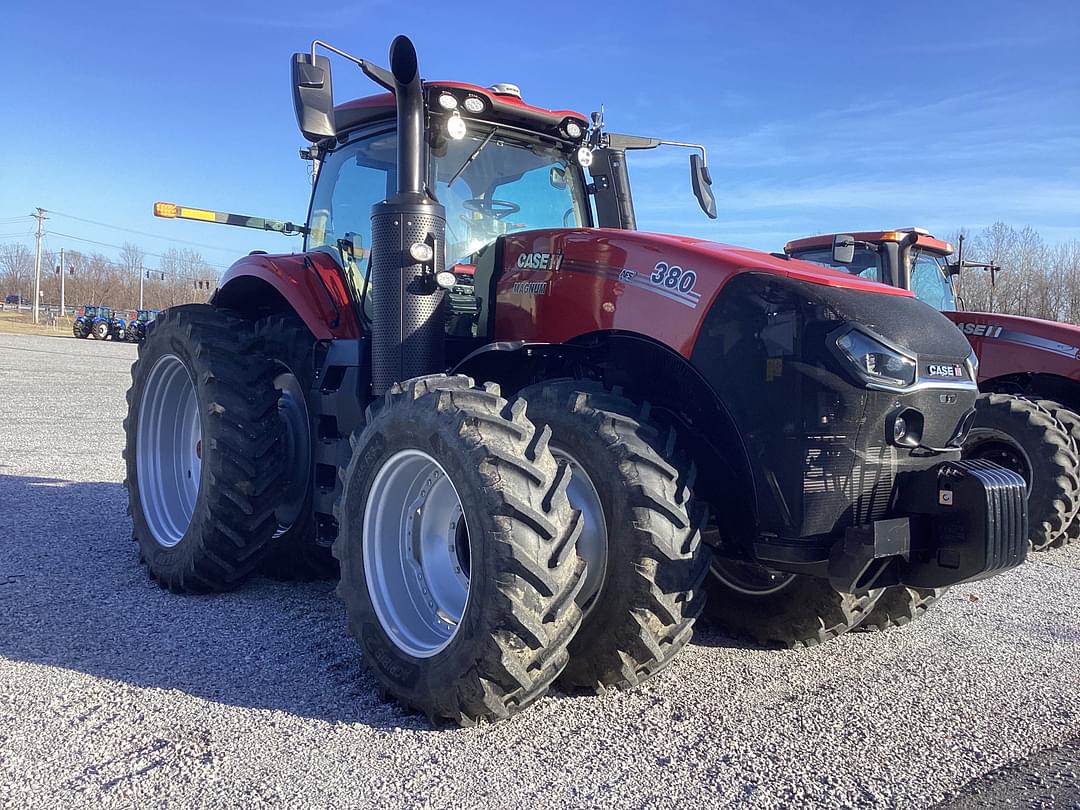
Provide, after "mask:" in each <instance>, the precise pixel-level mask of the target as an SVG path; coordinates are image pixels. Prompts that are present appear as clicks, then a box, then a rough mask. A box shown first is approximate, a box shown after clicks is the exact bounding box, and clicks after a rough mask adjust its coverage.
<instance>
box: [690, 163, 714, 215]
mask: <svg viewBox="0 0 1080 810" xmlns="http://www.w3.org/2000/svg"><path fill="white" fill-rule="evenodd" d="M690 184H691V185H692V186H693V187H694V196H695V197H697V201H698V205H700V206H701V210H702V211H704V212H705V216H707V217H708V218H709V219H716V197H714V196H713V191H712V177H710V176H709V167H708V166H706V165H705V161H704V160H702V159H701V155H699V154H696V153H695V154H693V155H690Z"/></svg>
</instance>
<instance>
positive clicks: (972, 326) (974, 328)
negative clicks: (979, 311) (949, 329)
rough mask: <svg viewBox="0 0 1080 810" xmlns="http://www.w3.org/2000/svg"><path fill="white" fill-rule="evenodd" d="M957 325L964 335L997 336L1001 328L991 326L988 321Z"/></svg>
mask: <svg viewBox="0 0 1080 810" xmlns="http://www.w3.org/2000/svg"><path fill="white" fill-rule="evenodd" d="M957 327H958V328H959V329H960V331H962V332H963V333H964V334H965V335H976V336H979V337H988V338H996V337H999V336H1000V335H1001V329H1002V327H1000V326H992V325H991V324H988V323H958V324H957Z"/></svg>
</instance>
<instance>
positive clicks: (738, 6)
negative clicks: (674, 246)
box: [0, 0, 1080, 266]
mask: <svg viewBox="0 0 1080 810" xmlns="http://www.w3.org/2000/svg"><path fill="white" fill-rule="evenodd" d="M541 7H542V8H543V9H544V11H543V12H537V11H526V10H524V9H529V8H536V9H539V8H541ZM608 9H610V11H609V10H608ZM0 15H2V21H3V22H2V25H0V66H2V67H3V75H4V76H5V77H6V79H7V81H6V82H5V91H4V96H5V99H4V102H5V103H4V108H5V115H4V117H3V120H4V122H5V126H3V127H0V154H2V155H3V157H2V158H0V241H12V240H13V239H16V238H19V235H21V234H24V233H27V234H28V233H29V231H30V226H31V224H32V223H31V221H30V220H29V219H26V220H25V223H24V222H22V221H19V220H15V221H12V218H15V217H19V216H22V215H25V214H27V213H29V212H30V211H31V210H32V208H33V207H35V206H41V207H43V208H46V209H49V210H51V211H55V212H57V213H56V215H55V216H53V218H52V219H50V220H49V222H48V223H47V228H48V229H49V230H50V231H51V233H50V235H49V237H48V245H49V247H51V248H54V249H55V248H59V247H69V248H78V249H83V250H95V249H98V250H101V251H102V252H105V253H107V254H115V253H116V251H115V250H113V249H112V248H109V247H97V246H95V245H92V244H89V243H87V242H78V241H75V240H73V239H70V238H69V237H65V236H60V235H59V234H61V233H63V234H69V235H70V236H78V237H82V238H83V239H89V240H95V241H99V242H105V243H115V244H120V243H122V242H123V241H125V240H131V241H135V242H137V243H139V244H140V245H141V246H143V247H144V248H145V249H146V250H148V251H150V252H152V253H153V252H161V251H163V250H164V249H165V248H167V247H169V246H170V245H173V244H175V245H177V246H180V247H186V246H189V245H187V244H184V243H182V242H180V240H185V241H186V242H195V243H198V246H197V249H199V250H200V251H201V252H202V253H203V255H204V257H205V258H206V259H207V260H208V261H209V262H211V263H212V264H215V265H219V266H226V265H228V264H229V263H230V261H231V260H232V259H233V258H235V257H236V256H237V255H240V254H242V253H245V252H247V251H248V250H250V249H253V248H263V249H268V250H288V249H290V248H292V247H297V246H298V245H299V242H298V241H296V240H290V239H287V238H284V237H279V236H275V235H272V234H260V233H257V232H253V231H246V230H241V229H234V228H226V227H222V226H214V225H203V224H197V223H181V222H169V221H162V220H155V219H154V218H153V217H152V215H151V206H152V203H153V201H154V200H157V199H165V200H172V201H175V202H179V203H183V204H188V205H196V206H204V207H209V208H220V209H225V210H229V211H233V212H237V213H242V214H254V215H261V216H271V217H280V218H283V219H294V220H302V219H303V217H304V215H305V213H306V209H307V199H308V195H309V193H310V184H309V179H308V164H306V163H305V162H303V161H301V160H299V159H298V157H297V149H298V148H299V147H300V146H302V145H303V140H302V138H301V136H300V135H299V133H298V131H297V129H296V124H295V120H294V117H293V112H292V104H291V96H290V89H289V64H288V62H289V56H290V54H291V53H292V52H293V51H296V50H302V49H304V48H306V47H307V45H308V43H309V42H310V40H311V39H312V38H313V37H319V38H322V39H326V40H329V41H331V42H333V43H335V44H337V45H338V46H340V47H342V48H344V49H346V50H350V51H352V52H354V53H357V54H359V55H363V56H365V57H368V58H373V59H375V60H377V61H381V62H384V63H385V54H386V49H387V46H388V45H389V42H390V40H391V39H392V37H393V36H394V35H395V34H397V33H407V34H408V35H409V36H411V37H412V38H413V40H414V41H415V42H416V44H417V48H418V51H419V54H420V63H421V69H422V71H423V73H424V75H426V76H428V77H431V78H442V79H456V80H462V81H471V82H475V83H477V84H483V85H489V84H492V83H495V82H497V81H511V82H515V83H517V84H519V85H520V86H521V87H522V90H523V93H524V97H525V99H526V100H527V101H530V102H532V103H534V104H538V105H541V106H551V107H556V108H563V107H567V108H571V109H578V110H581V111H583V112H585V113H588V112H589V111H590V110H593V109H596V108H597V107H598V106H599V104H600V103H603V104H604V106H605V109H606V114H607V123H608V126H609V128H610V129H612V130H616V131H624V132H630V133H634V134H642V135H655V136H663V137H668V138H672V139H675V140H694V141H700V142H703V143H705V144H706V145H707V147H708V149H709V157H710V166H711V169H712V176H713V182H714V188H715V190H716V193H717V198H718V202H719V213H720V217H719V219H718V220H717V221H716V222H709V221H707V220H706V219H705V218H704V217H703V216H702V215H701V213H700V212H699V210H698V209H697V207H696V203H695V202H694V200H693V198H692V196H691V194H690V191H689V182H688V171H687V168H686V153H685V152H683V151H681V150H669V151H666V152H665V151H664V150H658V151H655V152H652V153H646V154H643V155H636V156H635V157H636V158H637V159H636V160H634V161H633V162H632V163H631V171H632V177H633V180H634V185H635V198H636V202H637V207H638V215H639V226H640V227H642V228H647V229H651V230H660V231H669V232H675V233H688V234H693V235H699V236H705V237H708V238H711V239H715V240H717V241H723V242H730V243H734V244H743V245H749V246H752V247H757V248H762V249H766V250H776V249H779V248H780V247H781V246H782V245H783V243H784V242H785V241H786V240H787V239H789V238H794V237H797V236H800V235H806V234H808V233H816V232H823V231H833V230H855V229H860V228H873V227H897V226H906V225H922V226H925V227H928V228H930V229H931V230H935V231H938V232H941V233H948V232H952V231H954V230H955V229H957V228H959V227H961V226H965V227H967V228H971V229H978V228H980V227H983V226H985V225H988V224H990V223H992V222H994V221H995V220H1004V221H1006V222H1008V223H1009V224H1011V225H1016V226H1023V225H1030V226H1032V227H1034V228H1035V229H1037V230H1038V231H1039V232H1040V233H1042V234H1043V236H1044V237H1046V238H1047V240H1048V241H1050V242H1057V241H1064V240H1072V239H1080V46H1078V45H1077V42H1078V41H1080V3H1076V2H1075V0H1055V1H1052V2H1040V3H1029V4H1019V3H1013V2H1002V1H1001V0H996V2H995V1H994V0H982V2H970V3H969V2H950V3H931V2H907V3H866V2H815V3H809V2H798V3H796V2H774V1H773V0H756V2H753V3H718V2H715V0H714V2H710V3H687V4H679V3H651V4H644V3H634V2H630V3H624V4H621V5H620V4H611V5H606V4H599V5H597V4H582V3H574V4H565V3H563V4H560V3H547V4H544V5H543V6H541V5H540V4H535V5H533V4H520V3H505V2H502V3H490V4H488V3H472V4H466V3H445V2H438V3H427V2H400V0H399V1H398V2H382V1H381V0H372V1H371V2H353V3H332V2H328V3H322V4H319V3H311V4H300V3H295V2H293V3H281V2H276V1H275V0H261V1H260V2H248V0H243V1H242V2H230V1H229V0H224V1H221V2H217V3H202V2H197V1H195V0H192V2H185V3H147V2H137V3H136V2H133V3H121V2H109V1H108V0H101V2H97V3H87V2H82V1H80V2H71V1H70V0H60V2H53V3H49V4H44V3H41V4H30V3H20V4H11V3H9V4H7V5H6V8H5V9H4V10H3V12H0ZM334 70H335V74H334V79H335V90H336V96H337V98H338V100H339V101H340V100H344V99H346V98H349V97H356V96H360V95H366V94H368V93H369V92H371V88H372V85H370V84H369V83H367V81H366V80H365V79H364V78H363V77H362V75H361V74H360V73H359V71H358V70H356V69H355V68H352V67H351V66H350V65H348V64H347V63H344V62H335V64H334ZM64 215H69V216H64ZM70 215H74V216H76V217H81V218H82V219H83V220H95V221H98V222H102V223H107V224H113V225H119V226H123V227H126V228H130V229H134V230H137V231H143V232H146V233H149V234H154V235H155V236H154V237H147V236H142V235H138V234H133V233H126V232H122V231H118V230H114V229H110V228H104V227H101V226H98V225H94V224H91V223H88V222H84V221H80V220H77V219H72V218H70ZM13 234H14V236H13Z"/></svg>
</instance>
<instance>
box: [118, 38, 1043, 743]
mask: <svg viewBox="0 0 1080 810" xmlns="http://www.w3.org/2000/svg"><path fill="white" fill-rule="evenodd" d="M315 45H321V43H315ZM315 45H313V46H312V51H311V52H310V53H302V54H296V55H295V56H294V57H293V80H294V100H295V103H296V111H297V117H298V120H299V123H300V129H301V131H302V132H303V133H304V135H305V136H306V137H307V138H308V140H309V141H310V142H311V143H312V146H311V147H310V149H309V150H306V154H307V156H308V157H309V158H310V159H312V160H314V161H315V165H316V170H317V179H316V182H315V187H314V190H313V193H312V198H311V208H310V212H309V215H308V220H307V223H306V224H305V225H303V226H296V225H292V224H291V223H282V222H276V221H273V220H261V219H254V218H246V217H236V216H233V215H227V214H216V213H214V212H202V211H200V212H194V213H193V214H192V215H193V216H194V217H195V218H197V219H202V220H207V219H209V220H211V221H219V222H231V223H234V224H243V225H247V226H251V227H258V228H269V229H272V230H280V231H283V232H288V231H300V232H302V233H303V234H304V236H305V239H306V242H305V250H304V252H303V253H299V254H291V255H277V256H271V255H265V254H259V253H257V254H252V255H249V256H247V257H245V258H243V259H241V260H239V261H238V262H236V263H235V264H234V265H233V266H232V267H231V268H230V269H229V271H228V272H227V273H226V274H225V276H224V278H223V279H222V284H221V286H220V288H219V289H218V290H217V291H216V292H215V294H214V296H213V298H212V300H211V302H210V304H208V305H190V306H181V307H173V308H170V309H168V310H166V311H165V312H164V313H162V314H161V315H160V316H159V317H158V319H157V321H156V323H155V326H154V329H153V330H151V331H150V332H149V334H148V335H147V337H146V340H145V341H144V342H143V343H142V344H141V345H140V347H139V358H138V361H137V362H136V363H135V365H134V366H133V368H132V386H131V389H130V391H129V394H128V404H129V410H128V417H127V419H126V421H125V429H126V432H127V448H126V451H125V458H126V463H127V480H126V486H127V489H128V493H129V498H130V506H131V514H132V518H133V523H134V535H135V539H136V540H137V541H138V544H139V548H140V551H141V553H142V557H143V559H144V560H145V561H146V564H147V565H148V567H149V569H150V571H151V573H152V574H153V576H154V577H155V578H156V579H157V580H158V581H159V582H160V583H161V584H162V585H163V586H164V587H166V588H169V589H172V590H175V591H215V590H222V589H226V588H231V587H234V586H236V585H238V584H240V583H241V582H242V581H243V580H244V579H245V578H246V577H248V576H249V575H251V574H252V573H253V572H255V571H257V570H259V569H260V568H261V567H263V566H266V565H268V564H269V565H271V566H272V567H273V568H274V569H276V570H277V571H278V572H280V573H283V574H286V575H290V574H291V575H296V574H310V573H320V572H324V571H326V570H327V568H329V567H332V562H333V561H332V560H330V559H329V557H328V550H329V549H331V548H332V551H333V556H334V557H335V558H336V560H337V561H339V562H340V585H339V589H338V592H339V594H340V595H341V597H342V599H343V600H344V603H345V606H346V610H347V615H348V625H349V630H350V632H351V633H352V635H354V636H355V637H356V639H357V640H358V642H359V644H360V646H361V648H362V650H363V660H364V663H365V664H366V665H367V666H368V667H370V668H371V670H372V671H373V673H374V675H375V677H376V678H377V679H378V681H379V682H380V683H381V685H382V687H383V688H384V689H385V690H386V692H388V693H389V694H390V695H393V696H394V697H396V698H397V699H398V700H399V701H401V702H402V703H404V704H405V705H407V706H410V707H413V708H415V709H417V710H419V711H422V712H424V713H425V714H426V715H427V716H428V717H430V718H431V719H432V720H433V721H434V722H446V721H449V722H452V723H461V724H469V723H475V722H478V721H490V720H498V719H501V718H504V717H506V716H508V715H509V714H511V713H513V712H515V711H516V710H518V709H520V708H522V707H524V706H526V705H528V704H529V703H531V702H532V701H534V700H536V699H537V698H539V697H540V696H541V695H543V694H544V693H545V692H546V691H547V690H548V688H549V687H550V686H551V685H552V684H553V683H555V682H556V681H558V682H559V683H560V684H561V685H562V686H563V687H564V688H571V689H586V690H597V689H604V688H607V687H620V688H629V687H633V686H635V685H636V684H638V683H640V682H641V681H643V680H644V679H646V678H648V677H649V676H651V675H653V674H654V673H656V672H658V671H660V670H661V669H663V668H664V667H665V666H667V665H668V664H669V663H670V662H671V661H672V659H673V658H674V656H675V655H676V654H677V653H678V651H679V650H680V649H681V648H682V647H683V646H684V645H685V644H686V642H687V640H688V639H689V638H690V635H691V633H692V629H693V625H694V622H695V620H696V619H697V617H698V616H699V614H700V613H701V611H702V609H703V607H704V602H705V599H704V597H705V591H706V590H708V592H709V600H710V603H711V606H712V607H711V612H712V615H713V616H714V618H715V619H716V620H717V621H719V622H721V623H722V625H723V626H724V627H725V628H727V630H728V631H729V632H731V633H737V634H739V635H743V636H747V637H749V638H752V639H754V640H756V641H759V642H763V643H779V644H787V645H797V644H815V643H818V642H820V641H822V640H824V639H826V638H829V637H830V636H833V635H836V634H838V633H841V632H844V631H845V630H848V629H851V628H853V627H855V626H857V625H859V624H860V623H862V622H870V623H871V624H873V625H875V626H885V625H887V624H889V623H890V622H893V621H904V620H905V619H906V618H907V616H908V614H909V613H911V612H912V611H914V610H916V609H917V608H918V605H919V604H921V602H920V601H919V600H920V599H922V598H923V597H922V596H921V594H923V593H926V592H932V593H937V592H938V590H939V589H942V588H946V587H948V586H949V585H952V584H954V583H958V582H964V581H968V580H972V579H978V578H982V577H987V576H991V575H993V574H996V573H998V572H1001V571H1004V570H1007V569H1009V568H1012V567H1014V566H1016V565H1018V564H1020V563H1021V562H1022V561H1023V560H1024V558H1025V555H1026V550H1027V542H1026V539H1025V538H1026V535H1027V529H1026V511H1025V503H1026V499H1025V490H1024V484H1023V479H1022V478H1021V477H1020V476H1019V475H1017V474H1016V473H1014V472H1011V471H1009V470H1006V469H1003V468H1001V467H999V466H997V465H995V464H992V463H989V462H986V461H965V460H961V458H960V450H959V448H960V446H961V444H962V442H963V440H964V438H965V435H966V431H967V428H968V425H969V423H970V420H971V418H972V416H973V408H974V403H975V398H976V395H977V389H976V385H975V381H974V373H975V369H974V365H973V362H974V361H973V355H972V353H971V350H970V347H969V346H968V344H967V342H966V341H965V340H964V338H963V336H962V335H961V334H960V333H959V332H957V331H956V329H954V328H953V326H952V325H951V324H950V323H949V321H948V320H947V319H945V318H944V317H942V316H941V315H940V313H938V312H936V311H934V310H933V309H932V308H931V307H928V306H927V305H925V304H923V303H922V302H920V301H917V300H916V299H914V298H913V297H911V296H910V295H907V294H906V293H903V292H901V291H896V290H889V289H888V288H885V287H883V286H882V285H880V284H874V283H871V282H867V281H864V280H862V279H859V278H856V277H853V276H850V275H847V274H843V273H820V272H815V268H811V267H809V266H800V265H797V264H795V263H792V262H789V261H785V260H783V259H778V258H776V257H773V256H769V255H767V254H763V253H758V252H754V251H749V250H742V249H739V248H731V247H726V246H722V245H718V244H714V243H710V242H706V241H704V240H701V239H690V238H684V237H678V236H668V235H660V234H648V233H641V232H637V231H636V230H633V228H634V220H633V204H632V199H631V194H630V188H629V182H628V177H627V173H626V166H625V152H626V150H628V149H645V148H653V147H656V146H658V145H660V144H661V143H662V142H661V141H660V140H658V139H647V138H635V137H629V136H620V135H615V134H611V133H607V132H605V131H604V130H603V127H602V121H600V120H599V116H594V118H593V122H592V126H591V127H590V125H589V121H588V120H587V119H586V118H585V117H584V116H581V115H579V114H577V113H574V112H570V111H551V110H546V109H541V108H538V107H534V106H531V105H529V104H526V103H524V102H523V101H522V100H521V98H520V94H519V93H518V92H517V89H516V88H514V87H512V86H508V85H497V86H495V87H493V88H490V89H484V88H481V87H477V86H473V85H467V84H460V83H455V82H422V81H421V79H420V74H419V69H418V65H417V58H416V52H415V51H414V49H413V47H412V44H411V43H410V42H409V40H408V39H406V38H404V37H398V38H397V39H396V40H395V41H394V43H393V45H392V47H391V50H390V70H389V71H388V70H385V69H383V68H381V67H378V66H377V65H374V64H372V63H370V62H367V61H365V60H363V59H358V58H356V57H352V56H349V55H348V54H345V53H343V52H341V51H338V50H336V49H334V48H329V47H328V46H324V47H328V49H329V50H332V51H334V52H335V53H338V54H339V55H341V56H343V57H344V58H346V59H349V60H351V61H353V62H355V63H356V64H357V65H358V66H359V67H360V68H361V69H362V70H363V71H364V73H365V74H367V75H368V76H369V77H370V78H372V79H373V80H374V81H375V82H376V83H378V84H380V85H382V87H383V88H385V90H386V91H387V92H385V93H383V94H381V95H376V96H373V97H370V98H366V99H362V100H360V101H355V102H351V103H347V104H343V105H340V106H337V107H335V106H334V104H333V100H332V91H331V82H330V70H329V62H328V60H327V58H326V57H324V56H322V55H316V53H315ZM676 145H677V146H688V145H687V144H676ZM691 148H693V149H696V150H699V151H700V154H697V153H695V154H694V155H693V156H692V157H691V160H690V163H691V171H692V175H691V178H692V184H693V188H694V191H695V194H696V195H697V197H698V200H699V202H700V203H701V205H702V207H703V208H704V209H705V211H706V213H709V214H711V215H715V204H714V202H713V199H712V194H711V190H710V178H709V175H708V169H707V167H706V162H705V155H704V150H703V149H701V148H700V147H695V146H691ZM158 212H159V213H162V214H165V215H171V216H180V217H183V216H185V215H186V213H185V209H183V208H182V207H180V206H175V205H172V204H161V205H159V206H158ZM871 324H872V325H871ZM942 368H948V369H950V371H952V370H955V369H959V370H960V371H959V372H958V373H956V374H953V373H950V374H949V375H944V374H942V373H940V369H942ZM477 381H478V382H477ZM703 537H706V538H707V542H703ZM710 571H711V573H710ZM703 583H704V584H703Z"/></svg>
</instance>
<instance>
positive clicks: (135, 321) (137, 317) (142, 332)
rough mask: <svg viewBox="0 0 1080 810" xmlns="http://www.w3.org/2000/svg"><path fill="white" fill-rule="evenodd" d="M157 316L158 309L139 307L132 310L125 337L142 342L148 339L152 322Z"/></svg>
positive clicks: (131, 340)
mask: <svg viewBox="0 0 1080 810" xmlns="http://www.w3.org/2000/svg"><path fill="white" fill-rule="evenodd" d="M157 316H158V310H156V309H137V310H134V311H133V312H131V313H130V317H129V319H128V322H127V332H126V333H125V335H124V339H125V340H128V341H130V342H132V343H142V342H143V340H145V339H146V333H147V331H148V330H149V329H150V324H152V323H153V322H154V319H155V318H156V317H157Z"/></svg>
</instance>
